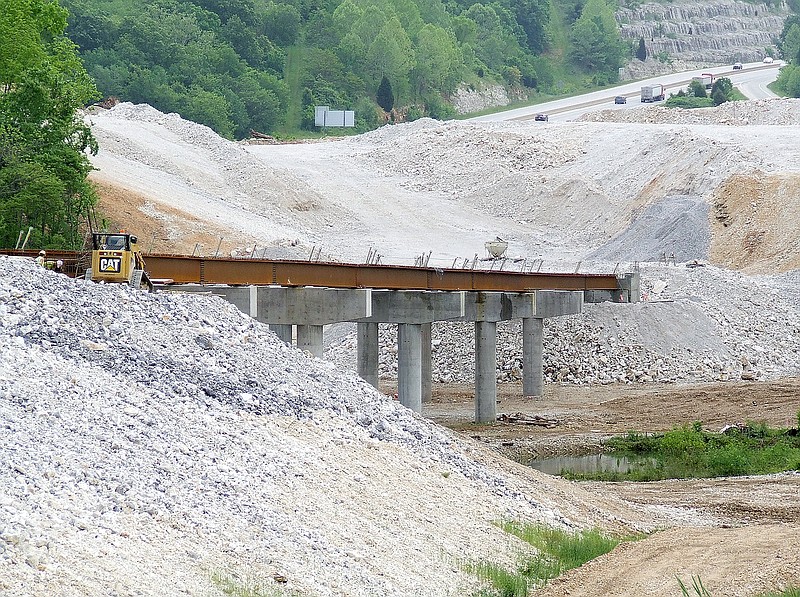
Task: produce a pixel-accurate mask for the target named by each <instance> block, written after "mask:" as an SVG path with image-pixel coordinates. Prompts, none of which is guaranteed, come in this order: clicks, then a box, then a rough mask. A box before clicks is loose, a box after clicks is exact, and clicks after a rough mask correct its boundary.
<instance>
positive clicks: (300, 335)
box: [297, 325, 323, 359]
mask: <svg viewBox="0 0 800 597" xmlns="http://www.w3.org/2000/svg"><path fill="white" fill-rule="evenodd" d="M322 329H323V328H322V326H321V325H298V326H297V348H299V349H300V350H307V351H308V352H310V353H311V354H313V355H314V356H315V357H317V358H319V359H321V358H322V355H323V345H322V338H323V336H322Z"/></svg>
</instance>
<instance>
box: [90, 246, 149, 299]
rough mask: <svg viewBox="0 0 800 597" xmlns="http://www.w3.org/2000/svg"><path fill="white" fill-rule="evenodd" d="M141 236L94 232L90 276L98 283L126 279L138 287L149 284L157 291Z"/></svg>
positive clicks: (128, 282)
mask: <svg viewBox="0 0 800 597" xmlns="http://www.w3.org/2000/svg"><path fill="white" fill-rule="evenodd" d="M137 243H138V239H137V238H136V236H134V235H132V234H128V233H126V232H124V231H120V232H113V233H110V232H95V233H93V234H92V267H91V268H90V269H87V270H86V279H87V280H94V281H96V282H117V283H119V282H122V283H127V284H129V285H130V286H132V287H134V288H142V287H146V288H147V289H148V290H150V292H153V283H152V281H151V280H150V277H149V276H148V275H147V272H146V271H145V265H144V258H143V257H142V253H141V251H140V250H139V246H138V244H137Z"/></svg>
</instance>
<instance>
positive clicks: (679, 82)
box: [469, 60, 783, 125]
mask: <svg viewBox="0 0 800 597" xmlns="http://www.w3.org/2000/svg"><path fill="white" fill-rule="evenodd" d="M782 65H783V63H782V62H780V61H777V60H776V61H775V62H773V63H772V64H764V63H762V62H751V63H745V64H744V65H743V68H742V69H741V70H733V67H732V66H724V67H719V66H718V67H712V68H704V69H700V70H693V71H686V72H682V73H672V74H669V75H662V76H659V77H653V78H650V79H645V80H642V81H636V82H634V83H625V84H623V85H618V86H617V87H612V88H609V89H603V90H602V91H593V92H591V93H586V94H583V95H577V96H573V97H569V98H563V99H559V100H554V101H550V102H545V103H542V104H537V105H535V106H528V107H525V108H515V109H513V110H505V111H503V112H496V113H494V114H487V115H485V116H477V117H475V118H470V119H469V120H475V121H479V122H500V121H508V120H531V121H532V120H533V118H534V116H535V115H536V114H547V116H548V120H549V122H554V121H555V122H559V121H562V122H563V121H568V120H575V119H576V118H578V117H580V116H581V115H582V114H586V113H587V112H593V111H596V110H607V109H610V110H624V109H629V108H632V107H637V106H641V105H648V104H642V103H641V102H640V101H639V97H640V92H641V88H642V86H643V85H649V84H655V83H661V84H662V85H664V87H665V88H666V93H667V97H669V94H670V93H677V92H678V91H679V90H680V89H686V88H687V86H688V85H689V82H690V81H691V80H692V77H696V76H699V75H701V74H702V73H712V74H713V75H714V76H715V77H728V78H729V79H730V80H731V82H732V83H733V85H734V86H735V87H736V88H738V89H739V91H741V92H742V94H744V95H745V96H747V97H748V98H749V99H763V98H768V97H775V94H774V93H772V91H770V90H769V89H768V88H767V85H768V84H769V83H771V82H773V81H774V80H775V79H776V78H777V77H778V70H779V69H780V67H781V66H782ZM619 95H621V96H625V97H626V98H627V103H625V104H615V103H614V98H615V97H616V96H619ZM654 105H658V102H657V103H655V104H654ZM536 124H537V125H546V124H547V123H546V122H537V123H536Z"/></svg>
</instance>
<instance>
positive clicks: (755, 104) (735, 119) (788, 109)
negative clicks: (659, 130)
mask: <svg viewBox="0 0 800 597" xmlns="http://www.w3.org/2000/svg"><path fill="white" fill-rule="evenodd" d="M579 120H581V121H583V122H628V123H640V124H722V125H730V126H745V125H798V124H800V99H783V98H779V99H759V100H748V101H741V102H726V103H724V104H722V105H720V106H717V107H716V108H693V109H688V110H686V109H683V108H666V107H664V106H653V105H648V106H642V107H640V108H633V109H629V110H600V111H598V112H589V113H587V114H584V115H583V116H581V117H580V119H579Z"/></svg>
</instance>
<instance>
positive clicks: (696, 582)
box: [678, 576, 711, 597]
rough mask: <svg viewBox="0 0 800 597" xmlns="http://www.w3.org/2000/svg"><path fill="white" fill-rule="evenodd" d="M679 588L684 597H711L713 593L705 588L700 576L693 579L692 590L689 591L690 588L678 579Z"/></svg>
mask: <svg viewBox="0 0 800 597" xmlns="http://www.w3.org/2000/svg"><path fill="white" fill-rule="evenodd" d="M678 586H679V587H680V588H681V595H683V597H689V596H690V595H695V596H696V597H711V593H709V592H708V590H707V589H706V588H705V587H704V586H703V581H702V580H700V577H699V576H693V577H692V590H691V591H689V588H688V587H687V586H686V585H685V584H683V581H682V580H681V579H680V578H678Z"/></svg>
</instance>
